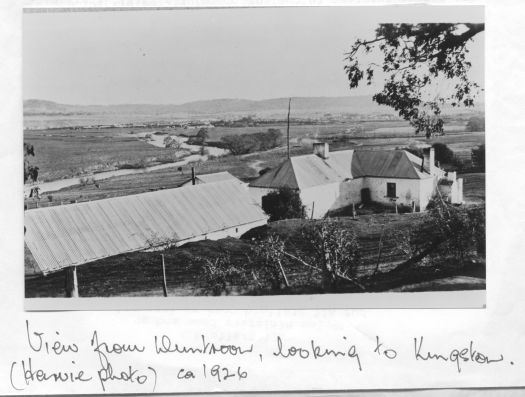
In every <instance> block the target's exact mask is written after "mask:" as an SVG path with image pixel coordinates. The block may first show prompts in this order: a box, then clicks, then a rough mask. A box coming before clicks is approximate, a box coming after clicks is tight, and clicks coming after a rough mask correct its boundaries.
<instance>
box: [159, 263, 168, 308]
mask: <svg viewBox="0 0 525 397" xmlns="http://www.w3.org/2000/svg"><path fill="white" fill-rule="evenodd" d="M160 257H161V259H162V291H163V292H164V297H165V298H167V297H168V286H167V284H166V265H165V264H164V254H161V255H160Z"/></svg>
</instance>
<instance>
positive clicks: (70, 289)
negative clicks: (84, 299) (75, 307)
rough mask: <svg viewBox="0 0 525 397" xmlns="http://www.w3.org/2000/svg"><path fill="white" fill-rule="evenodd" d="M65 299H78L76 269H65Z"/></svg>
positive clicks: (73, 267)
mask: <svg viewBox="0 0 525 397" xmlns="http://www.w3.org/2000/svg"><path fill="white" fill-rule="evenodd" d="M65 281H66V285H65V289H66V298H78V280H77V267H76V266H69V267H68V268H66V280H65Z"/></svg>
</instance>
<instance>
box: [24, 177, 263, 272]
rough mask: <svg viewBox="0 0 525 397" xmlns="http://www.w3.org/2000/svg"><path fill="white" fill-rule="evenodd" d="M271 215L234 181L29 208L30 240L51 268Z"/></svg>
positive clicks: (46, 268) (37, 258) (47, 269)
mask: <svg viewBox="0 0 525 397" xmlns="http://www.w3.org/2000/svg"><path fill="white" fill-rule="evenodd" d="M265 219H267V216H266V214H265V213H264V212H263V211H262V209H261V208H259V206H257V205H256V204H254V203H253V202H252V200H251V198H250V196H249V192H248V189H247V188H246V187H245V186H243V185H241V184H239V183H238V182H235V181H225V182H219V183H209V184H208V183H204V184H200V185H195V186H187V187H180V188H176V189H169V190H159V191H155V192H148V193H142V194H136V195H131V196H123V197H115V198H110V199H104V200H97V201H91V202H85V203H78V204H71V205H64V206H56V207H50V208H40V209H34V210H28V211H26V212H25V219H24V222H25V227H26V233H25V242H26V244H27V247H28V248H29V249H30V251H31V253H32V254H33V257H34V258H35V261H36V263H37V264H38V267H39V268H40V270H41V271H42V272H43V273H44V274H46V273H50V272H53V271H57V270H60V269H62V268H65V267H68V266H72V265H81V264H84V263H88V262H92V261H95V260H98V259H101V258H106V257H109V256H113V255H118V254H121V253H124V252H132V251H138V250H143V249H147V248H151V247H152V246H155V245H163V244H165V243H166V242H167V240H171V241H182V240H186V239H189V238H192V237H197V236H201V235H204V234H208V233H212V232H215V231H219V230H223V229H227V228H230V227H235V226H238V225H245V224H250V223H253V222H258V221H261V220H265Z"/></svg>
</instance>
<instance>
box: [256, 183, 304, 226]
mask: <svg viewBox="0 0 525 397" xmlns="http://www.w3.org/2000/svg"><path fill="white" fill-rule="evenodd" d="M262 209H263V210H264V212H266V213H267V214H268V215H270V221H272V222H273V221H278V220H280V219H293V218H301V219H303V218H305V217H306V211H305V208H304V205H303V203H302V201H301V196H299V192H298V191H297V190H294V189H290V188H288V187H282V188H279V190H278V191H273V192H270V193H268V194H267V195H266V196H263V198H262Z"/></svg>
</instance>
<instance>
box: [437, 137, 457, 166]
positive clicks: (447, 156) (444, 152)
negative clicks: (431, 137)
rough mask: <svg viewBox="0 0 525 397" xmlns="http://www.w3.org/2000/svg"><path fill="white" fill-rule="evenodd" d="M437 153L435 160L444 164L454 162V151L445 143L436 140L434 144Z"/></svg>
mask: <svg viewBox="0 0 525 397" xmlns="http://www.w3.org/2000/svg"><path fill="white" fill-rule="evenodd" d="M432 148H434V153H435V160H436V161H439V162H440V163H442V164H452V163H453V162H454V152H453V151H452V150H450V148H449V147H448V146H447V145H445V144H444V143H440V142H436V143H434V144H433V145H432Z"/></svg>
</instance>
